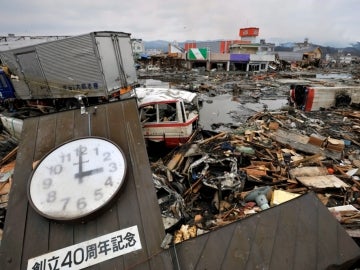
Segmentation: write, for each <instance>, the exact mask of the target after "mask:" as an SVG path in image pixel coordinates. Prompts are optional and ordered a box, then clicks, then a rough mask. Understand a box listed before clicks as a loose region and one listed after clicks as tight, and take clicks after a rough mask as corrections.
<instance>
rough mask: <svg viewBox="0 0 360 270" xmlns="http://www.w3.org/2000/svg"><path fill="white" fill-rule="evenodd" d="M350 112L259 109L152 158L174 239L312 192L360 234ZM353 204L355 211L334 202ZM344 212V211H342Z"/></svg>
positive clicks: (358, 158) (358, 152)
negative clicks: (236, 122) (232, 124)
mask: <svg viewBox="0 0 360 270" xmlns="http://www.w3.org/2000/svg"><path fill="white" fill-rule="evenodd" d="M359 117H360V114H359V113H358V112H354V111H352V110H333V111H323V112H316V113H314V112H312V113H304V112H302V111H298V110H294V109H290V110H284V111H273V112H272V111H264V112H258V113H256V114H255V115H253V116H252V117H250V118H249V119H248V121H247V122H246V123H245V124H244V125H242V126H239V127H237V128H236V129H233V130H232V131H229V132H219V133H215V132H209V131H204V130H198V132H197V133H196V134H195V135H194V136H193V137H192V140H191V141H189V142H187V143H186V144H184V145H182V146H181V147H179V148H177V149H176V150H173V151H172V152H170V153H169V154H167V155H166V156H164V157H163V158H160V159H159V160H157V161H156V162H153V163H151V167H152V171H153V178H154V182H155V187H156V189H157V194H158V199H159V205H160V207H161V211H162V216H163V220H164V224H165V228H166V231H167V232H168V233H169V234H170V235H173V239H172V241H173V242H174V243H178V242H181V241H183V240H186V239H188V238H191V237H194V236H196V235H198V234H202V233H204V232H209V231H212V230H214V229H216V228H218V227H221V226H224V225H226V224H228V223H231V222H233V221H235V220H239V219H243V218H245V217H247V216H249V215H252V214H255V213H257V212H260V211H263V210H266V209H267V208H269V207H274V206H276V205H278V204H280V203H283V202H286V201H288V200H290V199H292V198H295V197H297V196H300V195H301V194H304V193H307V192H310V191H313V192H316V194H317V196H318V197H319V199H320V200H321V201H322V202H323V203H324V205H326V206H327V207H329V208H330V209H333V210H332V211H333V212H334V213H335V214H336V215H337V217H338V218H339V221H340V222H341V223H342V224H344V225H345V226H346V227H347V228H349V229H348V230H350V229H351V232H350V235H360V234H359V233H360V230H359V229H360V227H359V226H360V223H359V221H360V220H359V218H358V211H359V210H358V209H359V207H360V198H359V197H360V192H359V188H360V181H359V179H360V178H359V176H360V171H359V170H358V169H359V166H360V149H359V143H358V136H359V133H358V132H359V130H358V128H357V124H358V123H357V122H358V121H359V120H360V118H359ZM344 205H351V206H353V207H354V208H352V209H351V210H346V211H345V212H344V211H342V210H338V208H337V207H340V206H344ZM344 215H345V216H344Z"/></svg>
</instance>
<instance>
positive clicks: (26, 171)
mask: <svg viewBox="0 0 360 270" xmlns="http://www.w3.org/2000/svg"><path fill="white" fill-rule="evenodd" d="M37 126H38V119H37V118H30V119H27V120H26V121H24V131H23V132H22V135H21V136H22V139H21V140H20V144H19V152H18V155H17V159H16V161H17V163H18V164H21V169H18V170H15V171H14V177H13V183H12V187H11V192H10V198H9V203H8V211H7V214H6V223H5V228H4V233H3V239H2V241H1V247H0V250H1V253H0V269H4V270H5V269H9V270H13V269H21V267H22V265H21V263H22V252H23V249H22V245H23V242H24V234H25V226H26V215H27V209H28V202H27V200H24V198H26V197H27V190H26V189H27V185H26V181H27V178H28V176H29V175H30V173H31V171H32V164H31V162H30V163H29V162H28V160H33V156H34V149H35V138H36V134H37ZM24 267H25V266H24Z"/></svg>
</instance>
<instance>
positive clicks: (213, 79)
mask: <svg viewBox="0 0 360 270" xmlns="http://www.w3.org/2000/svg"><path fill="white" fill-rule="evenodd" d="M179 76H181V78H180V79H179V81H181V85H182V87H179V86H177V88H182V89H186V90H191V91H196V92H199V93H203V94H205V95H208V96H211V95H218V94H222V93H228V92H231V93H233V94H234V96H237V95H239V96H241V95H242V96H244V95H246V96H247V97H248V99H249V100H251V101H252V102H257V100H258V98H259V97H264V96H265V97H267V96H269V97H272V98H277V97H279V96H285V95H286V94H288V92H289V88H288V85H287V84H285V83H280V80H278V79H276V78H275V77H276V76H275V75H274V74H265V75H256V76H251V77H249V78H247V77H246V78H245V77H244V76H245V75H241V76H239V75H236V74H230V75H228V74H227V75H226V74H222V73H218V74H216V73H214V74H213V75H212V76H210V77H209V76H200V75H196V78H197V79H196V80H192V79H193V78H194V77H195V75H191V74H186V75H179ZM193 76H194V77H193ZM286 76H288V77H286ZM282 78H288V79H293V78H297V77H296V76H295V75H294V74H287V75H284V74H283V75H282ZM184 82H186V83H184ZM194 82H195V83H194ZM249 93H250V94H251V95H250V94H249ZM234 117H235V118H236V117H237V116H236V115H235V116H234ZM200 118H201V115H200ZM235 120H236V119H235ZM215 124H216V123H214V125H215ZM359 136H360V111H354V110H352V109H351V108H344V109H333V110H323V111H317V112H303V111H301V110H297V109H294V108H291V107H288V108H283V109H282V110H276V111H272V110H268V108H266V107H264V110H263V111H261V112H256V113H254V114H253V115H251V116H250V117H249V118H248V119H247V120H246V121H245V123H243V124H237V125H232V126H229V129H228V130H226V131H221V132H216V131H213V130H202V129H198V130H196V132H195V133H194V134H193V136H192V137H191V139H190V140H189V141H188V142H187V143H185V144H183V145H182V146H180V147H177V148H175V149H173V150H172V151H171V152H170V153H167V154H164V156H161V157H160V158H159V159H156V160H154V159H153V158H152V157H150V165H151V168H152V172H153V181H154V185H155V188H156V192H157V196H158V203H159V206H160V209H161V213H162V217H163V222H164V226H165V229H166V232H167V233H168V235H167V237H166V241H167V243H165V244H164V246H166V245H167V244H168V245H169V244H170V243H179V242H181V241H184V240H186V239H189V238H192V237H196V236H197V235H200V234H203V233H207V232H210V231H212V230H215V229H216V228H219V227H221V226H224V225H226V224H229V223H231V222H234V221H236V220H239V219H243V218H246V217H247V216H249V215H253V214H255V213H258V212H261V211H264V210H266V209H268V208H271V207H275V206H277V205H279V204H281V203H284V202H286V201H288V200H291V199H293V198H295V197H298V196H301V195H302V194H305V193H307V192H310V191H312V192H315V193H316V194H317V196H318V198H319V199H320V200H321V201H322V202H323V204H324V205H326V206H327V207H328V208H329V210H330V211H331V212H332V213H333V214H334V216H335V217H336V218H337V219H338V220H339V222H340V223H341V224H342V225H343V226H344V227H345V228H346V230H347V232H348V233H349V234H350V235H351V236H352V237H354V238H355V239H356V240H357V239H359V237H360V218H359V217H360V214H359V210H360V191H359V190H360V171H359V168H360V138H359ZM9 141H10V142H9ZM0 142H4V145H5V144H6V146H7V147H6V148H5V147H3V148H2V151H3V153H1V157H0V158H1V161H0V165H1V168H0V229H2V228H3V225H4V221H5V214H6V207H7V199H8V196H9V192H10V187H11V182H12V173H13V170H14V167H15V157H16V150H17V147H16V143H15V142H12V141H11V140H9V138H8V137H6V136H5V137H2V138H1V140H0ZM150 155H151V153H150Z"/></svg>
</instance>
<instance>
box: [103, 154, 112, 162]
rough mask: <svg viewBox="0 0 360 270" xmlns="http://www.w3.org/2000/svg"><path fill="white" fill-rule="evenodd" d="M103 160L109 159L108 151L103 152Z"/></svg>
mask: <svg viewBox="0 0 360 270" xmlns="http://www.w3.org/2000/svg"><path fill="white" fill-rule="evenodd" d="M103 157H104V160H103V161H110V160H111V158H110V157H111V154H110V152H105V153H103Z"/></svg>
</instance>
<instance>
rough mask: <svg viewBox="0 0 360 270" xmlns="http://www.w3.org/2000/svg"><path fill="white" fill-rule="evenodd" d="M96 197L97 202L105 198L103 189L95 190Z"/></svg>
mask: <svg viewBox="0 0 360 270" xmlns="http://www.w3.org/2000/svg"><path fill="white" fill-rule="evenodd" d="M94 197H95V201H99V200H101V199H102V198H103V197H104V194H103V192H102V189H101V188H98V189H95V191H94Z"/></svg>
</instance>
